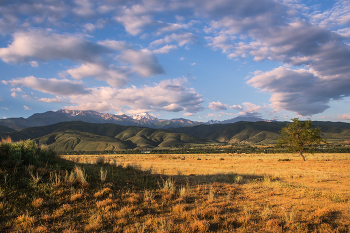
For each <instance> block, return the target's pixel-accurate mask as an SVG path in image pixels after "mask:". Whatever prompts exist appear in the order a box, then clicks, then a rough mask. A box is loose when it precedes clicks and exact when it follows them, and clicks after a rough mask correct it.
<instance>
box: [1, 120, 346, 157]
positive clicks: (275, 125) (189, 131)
mask: <svg viewBox="0 0 350 233" xmlns="http://www.w3.org/2000/svg"><path fill="white" fill-rule="evenodd" d="M313 125H314V126H316V127H320V128H321V131H322V132H323V135H322V137H323V138H325V139H327V140H328V141H329V142H347V143H348V144H349V142H350V123H343V122H321V121H320V122H317V121H316V122H313ZM285 126H286V122H266V121H259V122H244V121H240V122H236V123H231V124H213V125H205V124H202V125H197V126H193V127H181V128H168V129H167V130H164V129H153V128H147V127H139V126H123V125H117V124H113V123H99V124H96V123H86V122H81V121H79V122H77V121H70V122H60V123H56V124H52V125H47V126H37V127H28V128H25V129H21V130H17V131H15V130H13V129H10V128H6V127H4V126H3V127H0V138H6V137H11V138H12V140H13V141H19V140H26V139H33V140H35V141H36V142H38V143H39V144H40V145H47V146H49V147H51V148H52V149H53V150H55V151H61V152H63V151H64V152H69V151H106V150H108V151H118V150H124V149H144V148H148V149H149V148H158V149H163V148H174V147H177V148H179V147H184V146H189V147H193V146H203V145H209V144H211V145H213V144H214V145H218V144H221V145H226V144H227V143H229V144H232V143H244V144H249V145H257V144H259V145H271V144H275V143H276V141H277V139H278V138H279V136H280V134H279V131H280V130H281V129H282V127H285ZM6 130H7V131H8V132H4V131H6Z"/></svg>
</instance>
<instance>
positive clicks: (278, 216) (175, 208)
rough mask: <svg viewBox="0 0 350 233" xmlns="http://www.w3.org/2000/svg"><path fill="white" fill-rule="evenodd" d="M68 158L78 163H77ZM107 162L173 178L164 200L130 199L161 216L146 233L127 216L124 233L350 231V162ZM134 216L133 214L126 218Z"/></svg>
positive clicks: (236, 157)
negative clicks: (125, 231) (149, 232)
mask: <svg viewBox="0 0 350 233" xmlns="http://www.w3.org/2000/svg"><path fill="white" fill-rule="evenodd" d="M64 157H65V158H67V159H70V160H75V156H72V155H70V156H68V155H67V156H64ZM103 157H104V158H103V160H104V162H105V163H113V164H114V165H116V166H122V167H125V168H127V167H134V168H139V169H142V170H144V171H145V172H149V173H152V174H160V175H164V176H170V177H172V178H164V179H163V183H162V184H159V187H160V190H159V192H160V194H159V193H158V194H157V193H154V192H151V191H148V190H146V191H145V192H144V194H143V196H140V195H138V196H137V198H135V197H133V196H132V195H131V194H128V195H126V196H124V198H125V202H126V203H128V204H129V205H151V206H152V208H153V209H154V210H153V211H154V215H151V216H152V217H153V220H152V224H151V223H149V222H147V221H144V222H142V224H143V225H142V224H141V223H140V224H141V225H140V224H139V225H136V224H131V223H130V222H129V221H126V220H123V219H125V217H126V216H128V214H130V212H131V213H132V212H134V211H135V210H133V209H132V208H131V209H130V206H129V207H124V208H127V209H121V210H120V212H119V214H118V216H119V217H120V220H119V221H120V224H119V226H120V227H121V228H120V229H124V230H127V231H129V232H133V231H135V232H139V230H140V229H155V228H157V227H158V229H163V230H160V231H158V232H164V231H165V232H167V229H168V228H169V229H170V228H171V229H172V231H173V232H181V231H182V230H183V232H208V231H220V232H230V229H231V230H232V229H235V231H243V232H244V231H248V232H250V231H260V232H282V231H289V232H336V231H338V232H348V231H349V226H350V204H349V201H350V169H349V168H350V154H336V153H328V154H315V155H311V154H310V155H307V157H306V158H307V160H306V161H305V162H304V161H303V160H302V158H300V157H299V156H297V155H294V154H204V155H202V154H186V155H178V154H167V155H165V154H149V155H144V154H143V155H115V156H111V155H103ZM97 158H98V159H99V160H101V155H98V156H97V155H96V156H94V155H85V156H80V162H83V163H95V162H96V159H97ZM157 195H161V196H162V198H161V200H162V202H163V203H162V204H161V203H159V201H157V199H155V198H154V197H155V196H157ZM147 203H148V204H147ZM164 203H172V204H169V205H170V206H167V207H166V209H169V210H164ZM160 205H163V206H160ZM159 209H161V210H159ZM126 210H127V211H128V214H122V213H123V212H125V211H126ZM157 211H160V212H157ZM151 212H152V211H151ZM125 226H127V227H126V228H125ZM118 229H119V228H118ZM184 229H186V230H184ZM141 232H142V231H141ZM155 232H157V231H155Z"/></svg>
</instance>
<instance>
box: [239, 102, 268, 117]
mask: <svg viewBox="0 0 350 233" xmlns="http://www.w3.org/2000/svg"><path fill="white" fill-rule="evenodd" d="M242 105H243V106H244V108H243V110H242V111H241V112H240V113H239V114H241V115H260V113H259V110H261V109H262V107H261V106H259V105H256V104H252V103H250V102H244V103H243V104H242Z"/></svg>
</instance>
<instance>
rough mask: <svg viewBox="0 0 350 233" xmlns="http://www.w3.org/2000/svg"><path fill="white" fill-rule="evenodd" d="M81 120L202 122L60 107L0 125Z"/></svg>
mask: <svg viewBox="0 0 350 233" xmlns="http://www.w3.org/2000/svg"><path fill="white" fill-rule="evenodd" d="M67 121H83V122H87V123H114V124H118V125H124V126H141V127H149V128H155V129H166V128H170V127H174V128H176V127H188V126H194V125H199V124H202V122H197V121H191V120H188V119H183V118H178V119H171V120H166V119H158V118H156V117H152V116H151V115H149V114H148V113H142V114H137V115H133V116H128V115H125V114H123V115H115V114H110V113H99V112H96V111H80V110H67V109H60V110H58V111H48V112H44V113H35V114H33V115H32V116H30V117H28V118H23V117H20V118H7V119H0V125H2V126H5V127H8V128H11V129H15V130H20V129H24V128H27V127H35V126H45V125H52V124H56V123H59V122H67Z"/></svg>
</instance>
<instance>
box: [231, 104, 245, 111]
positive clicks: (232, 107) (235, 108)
mask: <svg viewBox="0 0 350 233" xmlns="http://www.w3.org/2000/svg"><path fill="white" fill-rule="evenodd" d="M230 108H231V109H234V110H243V108H242V106H241V105H232V106H230Z"/></svg>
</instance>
